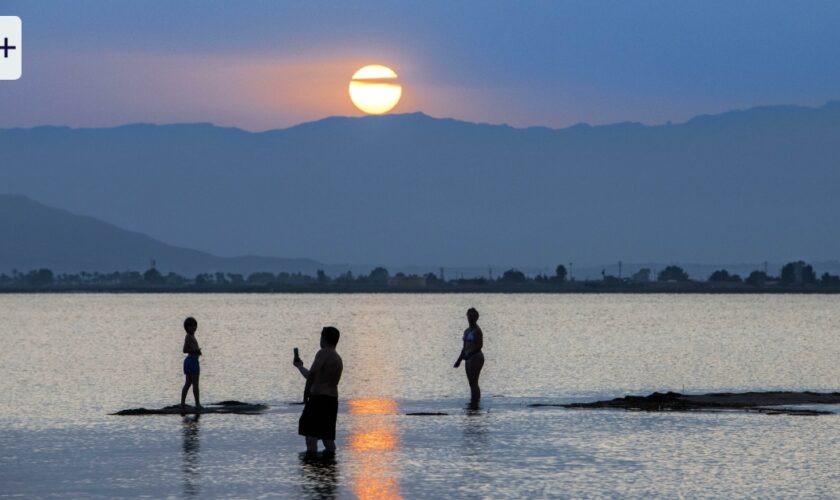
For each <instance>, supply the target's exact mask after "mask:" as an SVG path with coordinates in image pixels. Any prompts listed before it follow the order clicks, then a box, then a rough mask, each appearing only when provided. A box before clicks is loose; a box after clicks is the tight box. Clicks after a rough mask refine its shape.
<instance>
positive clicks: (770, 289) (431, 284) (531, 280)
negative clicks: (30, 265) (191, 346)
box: [0, 260, 840, 293]
mask: <svg viewBox="0 0 840 500" xmlns="http://www.w3.org/2000/svg"><path fill="white" fill-rule="evenodd" d="M27 292H29V293H31V292H35V293H37V292H49V293H55V292H154V293H185V292H199V293H204V292H206V293H260V292H263V293H308V292H311V293H360V292H361V293H404V292H413V293H459V292H469V293H476V292H478V293H481V292H486V293H496V292H498V293H590V292H594V293H779V292H781V293H840V276H838V275H834V274H830V273H828V272H825V273H823V274H822V275H821V276H817V274H816V272H814V269H813V267H812V266H811V265H810V264H807V263H805V262H804V261H801V260H800V261H793V262H789V263H787V264H785V265H784V266H782V267H781V269H780V270H779V274H778V275H770V274H768V273H767V271H766V270H755V271H752V272H751V273H750V274H749V275H748V276H747V277H746V278H742V277H741V276H739V275H738V274H730V273H729V272H728V271H727V270H726V269H719V270H716V271H714V272H713V273H711V274H710V275H709V276H708V277H706V278H704V279H692V277H691V276H689V274H688V273H687V272H686V271H685V270H684V269H683V268H681V267H680V266H676V265H671V266H667V267H665V268H664V269H662V270H661V271H659V272H658V273H656V274H655V275H654V273H653V271H652V270H651V269H648V268H643V269H640V270H638V271H637V272H635V273H634V274H632V275H631V276H630V277H621V276H614V275H611V274H606V272H604V273H603V274H602V276H601V279H596V280H591V279H585V280H574V279H570V278H569V274H568V271H567V269H566V267H565V266H564V265H558V266H557V267H556V269H555V272H554V274H553V275H546V274H537V275H535V276H530V277H529V276H526V275H525V274H524V273H523V272H521V271H519V270H517V269H508V270H507V271H505V272H503V273H502V274H501V275H500V276H498V277H497V278H495V279H494V278H493V277H492V274H491V273H488V277H487V278H484V277H479V278H452V279H449V280H447V279H446V278H445V275H444V273H443V271H442V270H441V273H440V274H439V275H438V274H434V273H426V274H425V275H418V274H404V273H396V274H394V275H391V274H390V273H389V272H388V270H387V269H385V268H384V267H377V268H375V269H374V270H372V271H371V272H370V273H368V274H360V275H354V274H353V273H352V272H351V271H347V272H345V273H343V274H341V275H339V276H337V277H334V278H333V277H330V276H327V275H326V273H325V272H324V271H322V270H319V271H318V272H317V273H316V275H315V276H310V275H308V274H303V273H286V272H281V273H277V274H274V273H271V272H256V273H251V274H249V275H248V276H244V275H242V274H234V273H220V272H219V273H201V274H198V275H196V276H194V277H192V278H188V277H185V276H181V275H179V274H176V273H172V272H170V273H168V274H163V273H161V272H160V271H158V270H157V269H156V268H155V264H154V261H153V262H152V267H150V268H149V269H148V270H146V271H145V272H143V273H140V272H138V271H125V272H113V273H99V272H94V273H88V272H81V273H61V274H55V273H53V271H51V270H50V269H36V270H31V271H28V272H25V273H21V272H17V271H14V272H12V273H11V275H9V274H0V293H27Z"/></svg>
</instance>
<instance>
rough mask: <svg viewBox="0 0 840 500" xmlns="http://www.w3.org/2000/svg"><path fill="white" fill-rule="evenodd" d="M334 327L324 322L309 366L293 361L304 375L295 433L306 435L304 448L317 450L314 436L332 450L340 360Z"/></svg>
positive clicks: (316, 441) (315, 451)
mask: <svg viewBox="0 0 840 500" xmlns="http://www.w3.org/2000/svg"><path fill="white" fill-rule="evenodd" d="M339 335H340V334H339V332H338V329H337V328H335V327H333V326H325V327H324V329H323V330H321V350H320V351H318V354H316V355H315V360H314V361H313V362H312V367H310V368H309V369H308V370H307V369H306V368H304V366H303V361H301V360H300V359H296V360H295V361H294V365H295V366H296V367H297V369H298V370H300V374H301V375H303V377H304V378H305V379H306V389H304V391H303V402H304V404H305V406H304V407H303V414H302V415H301V416H300V422H299V424H298V434H300V435H301V436H304V437H305V438H306V452H307V453H309V454H311V453H317V452H318V440H319V439H320V440H321V441H323V442H324V451H325V452H326V453H335V421H336V418H337V417H338V381H339V380H340V379H341V372H342V370H343V369H344V364H343V363H342V361H341V356H339V355H338V353H337V352H336V350H335V346H336V345H337V344H338V337H339Z"/></svg>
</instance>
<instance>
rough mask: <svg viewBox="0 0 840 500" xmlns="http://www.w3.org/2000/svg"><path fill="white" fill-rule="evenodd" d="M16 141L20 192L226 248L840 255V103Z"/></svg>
mask: <svg viewBox="0 0 840 500" xmlns="http://www.w3.org/2000/svg"><path fill="white" fill-rule="evenodd" d="M0 152H2V153H0V154H2V165H0V186H2V189H3V190H4V191H7V192H16V193H23V194H26V195H28V196H32V197H33V198H36V199H38V200H40V201H43V202H46V203H49V204H51V205H54V206H60V207H63V208H68V209H70V210H72V211H74V212H78V213H86V214H91V215H94V216H96V217H98V218H101V219H103V220H106V221H108V222H110V223H113V224H116V225H118V226H120V227H126V228H130V229H132V230H136V231H141V232H142V233H144V234H149V235H151V236H153V237H155V238H159V239H161V240H163V241H167V242H171V243H174V244H177V245H179V246H184V247H191V248H198V249H201V250H205V251H209V252H211V253H214V254H217V255H238V254H256V255H296V256H306V257H311V258H314V259H318V260H320V261H325V262H350V263H353V264H384V265H386V266H389V267H398V266H402V265H445V266H482V267H483V266H490V265H492V266H494V267H495V268H496V269H499V268H502V267H504V266H511V265H517V266H535V267H543V266H552V265H554V264H556V263H561V262H562V263H567V262H570V261H573V262H575V263H576V265H578V264H580V265H585V264H587V263H589V264H593V265H600V264H601V263H605V262H616V261H618V260H624V261H625V262H674V261H678V262H698V263H713V262H745V263H750V262H755V263H760V262H762V261H765V260H767V261H771V262H786V261H788V260H792V259H798V258H802V259H806V260H824V261H829V260H836V259H837V258H838V256H840V237H838V234H839V233H838V230H840V227H838V225H840V223H839V222H838V218H837V214H838V213H840V196H838V189H840V163H838V161H840V160H838V158H840V103H837V102H833V103H829V104H826V105H824V106H822V107H820V108H806V107H797V106H772V107H762V108H754V109H749V110H745V111H733V112H729V113H724V114H720V115H714V116H700V117H697V118H694V119H692V120H690V121H688V122H686V123H683V124H677V125H661V126H645V125H641V124H638V123H622V124H616V125H608V126H597V127H590V126H588V125H577V126H574V127H570V128H566V129H561V130H553V129H548V128H539V127H537V128H528V129H516V128H511V127H508V126H504V125H485V124H475V123H466V122H461V121H457V120H452V119H437V118H432V117H429V116H426V115H423V114H419V113H418V114H407V115H386V116H378V117H364V118H340V117H334V118H327V119H324V120H321V121H317V122H313V123H306V124H303V125H300V126H297V127H292V128H289V129H284V130H273V131H268V132H263V133H249V132H245V131H242V130H238V129H228V128H219V127H215V126H212V125H207V124H186V125H163V126H156V125H128V126H123V127H116V128H104V129H70V128H63V127H37V128H32V129H8V130H0ZM71 236H72V235H71V234H70V233H68V234H67V235H66V237H67V238H70V237H71ZM148 254H149V252H139V253H138V254H137V258H138V259H142V260H143V262H145V261H147V260H148V259H149V258H150V257H151V256H150V255H148ZM97 255H99V254H97ZM208 258H209V256H208ZM93 260H94V259H92V260H91V262H93ZM158 260H159V261H160V262H161V265H163V263H164V262H165V259H164V258H162V257H158Z"/></svg>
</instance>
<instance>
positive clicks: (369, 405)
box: [347, 399, 402, 499]
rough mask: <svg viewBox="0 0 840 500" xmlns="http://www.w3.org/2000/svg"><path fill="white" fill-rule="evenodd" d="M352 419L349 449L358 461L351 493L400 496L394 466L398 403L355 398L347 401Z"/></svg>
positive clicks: (391, 497) (359, 495)
mask: <svg viewBox="0 0 840 500" xmlns="http://www.w3.org/2000/svg"><path fill="white" fill-rule="evenodd" d="M347 405H348V407H349V410H350V414H351V415H354V416H356V417H357V418H354V419H353V428H352V431H351V432H352V433H351V435H350V442H349V449H350V453H351V454H352V455H354V459H356V460H358V461H359V463H360V470H359V475H358V477H357V478H355V480H354V481H353V492H354V493H355V494H356V496H357V497H359V498H361V499H367V498H385V499H398V498H402V495H401V494H400V487H399V486H400V485H399V474H398V472H397V470H396V468H395V467H394V462H395V460H396V449H397V445H398V444H399V437H398V429H397V425H396V423H395V422H394V420H393V416H394V415H396V414H397V409H398V407H397V402H396V401H394V400H391V399H354V400H350V401H348V402H347Z"/></svg>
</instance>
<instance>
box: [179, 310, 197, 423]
mask: <svg viewBox="0 0 840 500" xmlns="http://www.w3.org/2000/svg"><path fill="white" fill-rule="evenodd" d="M197 329H198V321H196V320H195V318H193V317H189V318H187V319H185V320H184V330H186V332H187V335H186V337H184V353H185V354H186V355H187V357H186V358H184V375H185V376H186V381H185V382H184V388H183V389H181V407H184V406H186V404H185V402H186V399H187V392H188V391H189V390H190V386H192V388H193V396H194V397H195V407H196V408H201V402H200V400H199V397H198V376H199V374H200V373H201V367H200V366H199V364H198V357H199V356H201V349H200V348H199V347H198V340H196V338H195V331H196V330H197Z"/></svg>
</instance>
